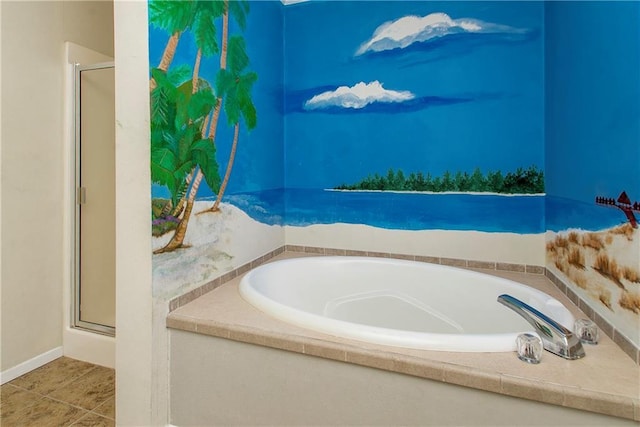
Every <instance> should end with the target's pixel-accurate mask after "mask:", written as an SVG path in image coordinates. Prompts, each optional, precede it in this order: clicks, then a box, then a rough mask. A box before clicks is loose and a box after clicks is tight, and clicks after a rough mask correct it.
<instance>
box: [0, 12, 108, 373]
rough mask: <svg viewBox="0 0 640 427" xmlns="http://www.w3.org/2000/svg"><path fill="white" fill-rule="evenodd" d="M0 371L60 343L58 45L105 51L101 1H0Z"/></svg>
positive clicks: (61, 64) (61, 49) (60, 70)
mask: <svg viewBox="0 0 640 427" xmlns="http://www.w3.org/2000/svg"><path fill="white" fill-rule="evenodd" d="M0 7H1V9H2V12H1V19H2V22H1V39H2V87H1V89H2V96H1V98H2V156H1V159H2V166H1V171H2V178H1V181H2V183H1V195H2V214H1V218H2V231H1V239H2V248H3V250H2V268H1V272H2V278H1V283H2V303H1V308H2V315H1V316H2V334H1V338H2V345H1V347H2V350H1V361H0V370H2V371H4V370H6V369H9V368H12V367H14V366H16V365H18V364H21V363H23V362H25V361H28V360H30V359H32V358H34V357H37V356H39V355H41V354H43V353H45V352H47V351H50V350H52V349H54V348H57V347H60V346H61V345H62V328H63V325H62V318H63V312H62V305H63V304H62V303H63V302H62V295H63V286H68V284H67V283H63V282H64V280H63V251H62V248H63V246H64V239H65V238H66V237H65V236H63V232H62V228H63V214H64V209H66V205H65V204H64V203H63V197H62V196H63V189H64V185H65V182H64V179H63V175H64V174H63V172H64V171H63V159H64V156H65V153H64V149H63V131H64V125H65V124H64V111H63V95H64V90H63V87H64V41H66V40H69V41H74V42H76V43H78V44H82V45H85V46H87V47H90V48H92V49H95V50H98V51H100V52H102V53H105V54H107V55H112V54H113V42H112V40H113V24H112V17H113V7H112V3H110V2H77V1H64V2H62V1H57V2H55V1H44V2H24V1H15V2H13V1H2V2H1V3H0Z"/></svg>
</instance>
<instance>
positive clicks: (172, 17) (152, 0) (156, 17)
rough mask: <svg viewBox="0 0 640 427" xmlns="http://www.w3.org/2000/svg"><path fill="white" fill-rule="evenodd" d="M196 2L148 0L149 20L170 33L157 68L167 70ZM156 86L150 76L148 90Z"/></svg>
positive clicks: (192, 15)
mask: <svg viewBox="0 0 640 427" xmlns="http://www.w3.org/2000/svg"><path fill="white" fill-rule="evenodd" d="M195 5H196V2H193V1H191V0H149V22H150V23H151V25H153V26H155V27H157V28H160V29H163V30H165V31H166V32H167V33H169V34H170V37H169V40H168V41H167V44H166V46H165V48H164V51H163V53H162V58H161V59H160V64H159V65H158V67H157V68H158V69H160V70H162V71H167V70H168V69H169V67H170V66H171V63H172V62H173V57H174V56H175V53H176V50H177V48H178V42H179V41H180V36H181V34H182V33H183V32H184V31H185V30H186V29H187V28H188V27H189V26H190V25H191V23H192V21H193V17H194V11H195V7H194V6H195ZM155 87H156V81H155V79H154V78H153V77H152V78H151V81H150V83H149V88H150V90H153V89H154V88H155Z"/></svg>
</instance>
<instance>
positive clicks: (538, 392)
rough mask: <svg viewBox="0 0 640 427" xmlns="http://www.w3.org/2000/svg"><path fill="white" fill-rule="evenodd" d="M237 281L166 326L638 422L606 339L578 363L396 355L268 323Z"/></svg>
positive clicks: (542, 283) (633, 389)
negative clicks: (243, 297) (252, 304)
mask: <svg viewBox="0 0 640 427" xmlns="http://www.w3.org/2000/svg"><path fill="white" fill-rule="evenodd" d="M347 252H348V251H347ZM297 256H305V255H304V254H302V255H301V254H291V253H287V252H285V253H284V254H281V255H279V256H277V257H275V258H274V260H277V259H285V258H292V257H297ZM306 256H308V255H306ZM416 259H417V258H416ZM484 272H485V273H486V270H485V271H484ZM491 274H494V275H496V276H498V277H505V278H508V279H511V280H516V281H519V282H521V283H524V284H527V285H529V286H532V287H535V288H537V289H539V290H541V291H543V292H546V293H548V294H549V295H551V296H553V297H554V298H556V299H558V300H559V301H560V302H561V303H563V304H564V305H565V306H567V308H569V310H570V311H572V312H573V314H574V316H575V317H576V318H580V317H584V313H582V312H581V311H580V309H579V308H578V307H577V306H575V305H573V304H571V301H570V300H569V297H568V296H566V295H564V294H563V293H562V292H561V291H560V290H559V289H558V288H557V287H555V286H554V285H553V283H552V282H551V281H550V280H549V279H548V278H547V277H546V276H544V275H536V274H525V273H518V272H513V271H497V270H496V271H493V272H491ZM240 279H241V276H238V277H235V278H234V279H233V280H231V281H230V282H228V283H225V284H223V285H222V286H220V287H218V288H216V289H214V290H213V291H211V292H209V293H206V294H204V295H202V296H201V297H199V298H197V299H196V300H194V301H192V302H190V303H188V304H186V305H184V306H182V307H180V308H177V309H176V310H175V311H173V312H171V313H170V314H169V316H168V318H167V327H169V328H174V329H181V330H185V331H190V332H196V333H200V334H206V335H212V336H217V337H222V338H229V339H233V340H237V341H243V342H247V343H251V344H257V345H264V346H268V347H273V348H278V349H282V350H287V351H293V352H298V353H302V354H307V355H311V356H316V357H323V358H327V359H332V360H337V361H343V362H349V363H355V364H360V365H364V366H370V367H373V368H377V369H384V370H388V371H393V372H399V373H403V374H408V375H414V376H418V377H421V378H427V379H430V380H437V381H446V382H449V383H452V384H457V385H460V386H466V387H472V388H477V389H482V390H487V391H492V392H496V393H502V394H505V395H509V396H514V397H519V398H525V399H530V400H535V401H540V402H544V403H550V404H555V405H560V406H565V407H570V408H575V409H581V410H587V411H593V412H599V413H603V414H607V415H614V416H618V417H623V418H627V419H632V420H633V419H635V420H638V421H640V381H639V380H640V367H639V366H638V365H637V364H636V363H635V361H633V360H631V359H630V358H629V357H628V356H627V355H626V354H625V353H624V352H623V351H622V350H621V349H620V348H619V347H618V346H617V345H616V344H615V343H614V342H613V341H612V340H611V339H610V338H609V337H608V336H606V335H604V336H603V337H602V339H601V342H600V343H599V344H598V345H597V346H587V347H585V351H586V352H587V357H585V358H583V359H580V360H577V361H567V360H564V359H561V358H559V357H556V356H554V355H551V354H549V353H546V352H545V353H544V356H543V359H542V362H541V363H540V364H539V365H529V364H526V363H523V362H521V361H519V360H518V359H517V357H515V354H514V353H453V352H438V351H426V350H415V349H399V348H396V347H389V346H383V345H377V344H371V343H362V342H357V341H353V340H348V339H346V338H340V337H334V336H330V335H326V334H322V333H319V332H315V331H310V330H306V329H303V328H300V327H297V326H295V325H291V324H288V323H285V322H282V321H280V320H277V319H275V318H272V317H269V316H267V315H266V314H264V313H262V312H261V311H259V310H257V309H256V308H254V307H253V306H251V305H249V304H248V303H247V302H245V301H244V300H243V299H242V298H241V297H240V295H239V293H238V283H239V281H240ZM636 357H637V356H636Z"/></svg>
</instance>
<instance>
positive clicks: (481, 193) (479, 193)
mask: <svg viewBox="0 0 640 427" xmlns="http://www.w3.org/2000/svg"><path fill="white" fill-rule="evenodd" d="M323 190H324V191H338V192H346V193H400V194H433V195H439V194H444V195H456V194H457V195H464V194H467V195H470V196H506V197H514V196H518V197H522V196H527V197H541V196H546V195H547V193H496V192H491V191H415V190H346V189H338V188H325V189H323Z"/></svg>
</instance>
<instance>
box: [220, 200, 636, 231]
mask: <svg viewBox="0 0 640 427" xmlns="http://www.w3.org/2000/svg"><path fill="white" fill-rule="evenodd" d="M225 202H227V203H231V204H232V205H234V206H236V207H238V208H240V209H242V210H243V211H244V212H246V213H247V214H248V215H249V216H250V217H251V218H253V219H255V220H256V221H259V222H262V223H265V224H281V225H291V226H308V225H312V224H334V223H347V224H367V225H371V226H374V227H380V228H387V229H399V230H436V229H440V230H477V231H485V232H510V233H521V234H528V233H542V232H544V231H545V230H546V229H550V230H554V231H559V230H564V229H567V228H582V229H585V230H599V229H604V228H608V227H612V226H615V225H618V224H620V223H622V222H624V215H622V213H621V212H618V211H617V210H616V209H610V208H603V207H600V206H596V205H595V204H593V205H590V204H587V203H579V202H575V201H571V200H565V199H559V198H554V197H544V196H501V195H474V194H425V193H390V192H384V193H382V192H350V191H345V192H343V191H326V190H309V189H286V190H267V191H259V192H250V193H238V194H233V195H229V196H225ZM545 205H546V206H545ZM285 206H286V210H285ZM545 208H546V210H547V224H546V225H545V221H544V217H545ZM285 212H286V214H285Z"/></svg>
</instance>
